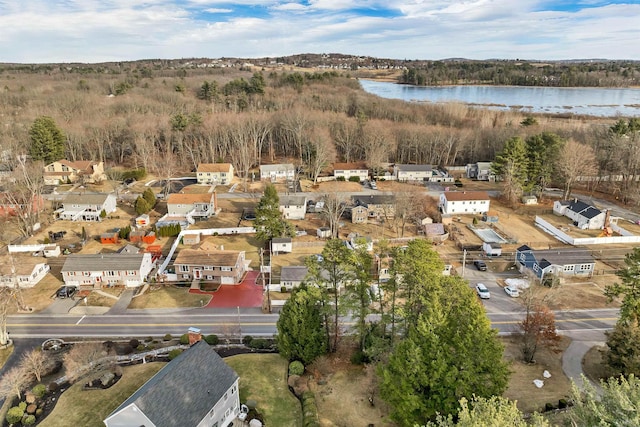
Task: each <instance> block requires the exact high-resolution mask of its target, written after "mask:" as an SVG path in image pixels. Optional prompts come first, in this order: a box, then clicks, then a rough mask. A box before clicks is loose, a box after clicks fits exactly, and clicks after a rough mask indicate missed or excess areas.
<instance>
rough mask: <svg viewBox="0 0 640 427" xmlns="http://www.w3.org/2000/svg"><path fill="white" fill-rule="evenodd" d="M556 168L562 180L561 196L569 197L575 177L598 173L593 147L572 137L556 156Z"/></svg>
mask: <svg viewBox="0 0 640 427" xmlns="http://www.w3.org/2000/svg"><path fill="white" fill-rule="evenodd" d="M557 166H558V167H557V168H556V169H557V170H558V172H559V174H560V177H561V178H562V180H563V181H564V192H563V195H562V198H563V199H564V200H567V199H568V198H569V197H571V189H572V187H573V184H574V183H575V181H576V179H577V178H578V177H580V176H586V177H589V176H593V175H595V174H597V173H598V164H597V162H596V155H595V152H594V151H593V148H591V147H589V146H587V145H584V144H580V143H578V142H576V141H574V140H573V139H570V140H568V141H567V143H566V144H565V145H564V147H563V148H562V150H560V156H559V158H558V165H557Z"/></svg>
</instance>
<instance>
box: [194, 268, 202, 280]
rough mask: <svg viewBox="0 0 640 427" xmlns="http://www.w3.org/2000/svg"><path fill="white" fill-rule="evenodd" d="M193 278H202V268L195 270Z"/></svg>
mask: <svg viewBox="0 0 640 427" xmlns="http://www.w3.org/2000/svg"><path fill="white" fill-rule="evenodd" d="M193 278H194V279H200V278H202V270H198V269H195V270H193Z"/></svg>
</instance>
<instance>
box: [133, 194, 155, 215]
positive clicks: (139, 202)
mask: <svg viewBox="0 0 640 427" xmlns="http://www.w3.org/2000/svg"><path fill="white" fill-rule="evenodd" d="M135 209H136V213H137V214H138V215H142V214H145V213H147V212H149V211H150V210H151V208H149V203H147V201H146V200H145V199H144V198H143V197H142V196H138V198H137V199H136V206H135Z"/></svg>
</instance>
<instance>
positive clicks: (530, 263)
mask: <svg viewBox="0 0 640 427" xmlns="http://www.w3.org/2000/svg"><path fill="white" fill-rule="evenodd" d="M516 265H517V266H518V268H519V270H520V273H526V271H527V270H529V271H532V272H533V273H534V274H535V276H536V277H537V278H538V279H540V281H541V282H542V280H543V279H544V278H545V277H548V276H549V275H553V276H556V277H573V276H579V277H585V276H586V277H591V275H592V274H593V272H594V270H595V267H596V262H595V260H594V259H593V257H592V256H591V252H590V251H589V250H588V249H586V248H579V247H572V248H560V249H545V250H534V249H531V248H530V247H529V246H527V245H522V246H520V247H519V248H518V249H516Z"/></svg>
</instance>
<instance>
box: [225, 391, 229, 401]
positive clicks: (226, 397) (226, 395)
mask: <svg viewBox="0 0 640 427" xmlns="http://www.w3.org/2000/svg"><path fill="white" fill-rule="evenodd" d="M228 398H229V395H228V393H225V394H224V401H225V402H226V401H227V399H228Z"/></svg>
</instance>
